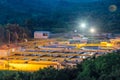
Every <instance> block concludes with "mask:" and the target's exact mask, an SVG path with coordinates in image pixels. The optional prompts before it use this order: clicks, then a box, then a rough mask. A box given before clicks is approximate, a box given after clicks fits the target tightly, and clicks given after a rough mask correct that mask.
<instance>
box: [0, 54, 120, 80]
mask: <svg viewBox="0 0 120 80" xmlns="http://www.w3.org/2000/svg"><path fill="white" fill-rule="evenodd" d="M0 80H120V53H119V52H118V53H110V54H107V55H104V56H100V57H98V58H95V57H93V58H89V59H86V60H85V61H83V62H82V63H81V64H78V65H77V67H76V68H72V69H71V68H65V69H60V70H57V69H54V68H53V67H49V68H45V69H42V70H39V71H36V72H17V71H0Z"/></svg>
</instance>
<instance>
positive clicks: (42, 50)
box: [0, 39, 120, 71]
mask: <svg viewBox="0 0 120 80" xmlns="http://www.w3.org/2000/svg"><path fill="white" fill-rule="evenodd" d="M117 42H120V39H115V40H111V42H105V41H103V42H100V43H74V44H70V43H68V41H67V40H58V39H43V40H31V41H28V42H21V43H19V44H18V45H19V46H20V47H21V50H17V51H14V52H11V51H10V49H11V48H8V51H7V55H6V56H1V57H0V70H18V71H37V70H39V69H43V68H45V67H50V66H53V67H55V68H56V69H61V68H65V67H71V68H72V67H75V66H76V64H77V63H81V62H82V61H83V60H84V59H87V58H90V57H93V56H95V57H97V56H101V55H104V54H107V53H111V52H113V51H115V50H117V49H118V48H119V46H117V44H116V43H117ZM89 47H93V48H95V49H90V48H89ZM99 47H100V49H99Z"/></svg>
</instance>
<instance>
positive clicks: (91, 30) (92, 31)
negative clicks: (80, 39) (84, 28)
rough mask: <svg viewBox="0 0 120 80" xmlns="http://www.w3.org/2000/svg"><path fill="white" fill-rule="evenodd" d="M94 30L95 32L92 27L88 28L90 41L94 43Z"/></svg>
mask: <svg viewBox="0 0 120 80" xmlns="http://www.w3.org/2000/svg"><path fill="white" fill-rule="evenodd" d="M95 32H96V31H95V29H94V28H91V29H90V33H91V38H92V43H94V34H93V33H95Z"/></svg>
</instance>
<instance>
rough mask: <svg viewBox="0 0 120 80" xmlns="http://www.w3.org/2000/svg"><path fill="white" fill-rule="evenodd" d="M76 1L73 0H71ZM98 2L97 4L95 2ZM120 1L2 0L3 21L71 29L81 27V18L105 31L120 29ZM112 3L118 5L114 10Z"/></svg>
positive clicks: (33, 27)
mask: <svg viewBox="0 0 120 80" xmlns="http://www.w3.org/2000/svg"><path fill="white" fill-rule="evenodd" d="M71 1H72V0H71ZM95 4H96V5H95ZM119 4H120V1H119V0H109V1H107V0H100V2H98V1H97V2H91V3H89V2H88V3H87V2H86V3H81V2H77V3H74V0H73V3H72V2H70V1H69V0H52V1H50V0H30V1H29V0H20V1H19V0H13V1H10V0H1V1H0V24H7V23H12V24H15V23H17V24H20V25H22V26H23V27H26V26H27V27H28V28H29V29H30V30H32V31H34V30H46V31H47V30H49V31H52V32H67V31H69V30H74V29H76V28H77V29H78V26H79V23H80V22H81V20H83V21H84V20H85V21H86V22H87V24H88V27H90V26H96V27H97V28H98V29H99V28H100V31H103V32H119V29H120V27H119V26H120V24H119V23H120V20H119V18H120V14H119V13H120V8H119ZM110 5H116V6H117V9H116V10H115V11H114V12H111V11H110V10H109V7H110Z"/></svg>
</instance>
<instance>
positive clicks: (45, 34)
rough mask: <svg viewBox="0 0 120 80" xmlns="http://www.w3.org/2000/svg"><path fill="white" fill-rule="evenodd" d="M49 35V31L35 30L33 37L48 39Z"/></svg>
mask: <svg viewBox="0 0 120 80" xmlns="http://www.w3.org/2000/svg"><path fill="white" fill-rule="evenodd" d="M49 36H50V32H49V31H35V32H34V38H35V39H48V38H49Z"/></svg>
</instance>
